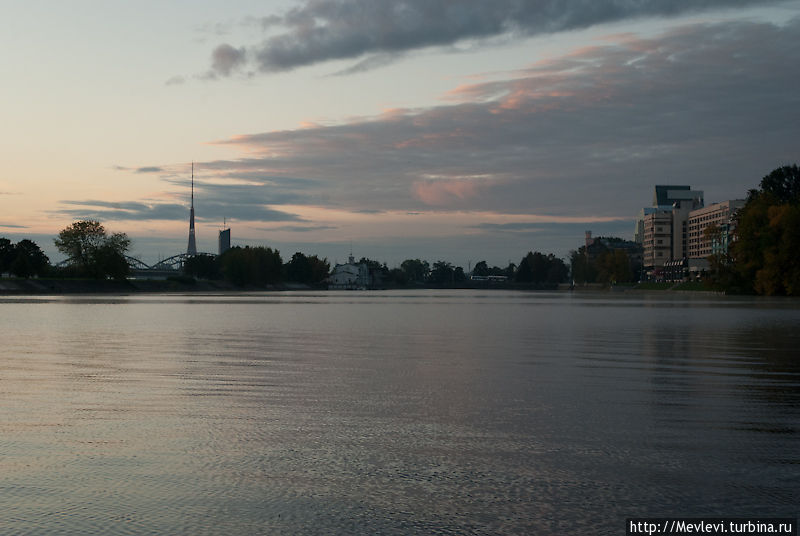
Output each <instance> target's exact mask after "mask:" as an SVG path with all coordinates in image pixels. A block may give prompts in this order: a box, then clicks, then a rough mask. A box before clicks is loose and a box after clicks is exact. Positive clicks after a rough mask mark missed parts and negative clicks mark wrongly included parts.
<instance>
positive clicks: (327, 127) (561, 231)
mask: <svg viewBox="0 0 800 536" xmlns="http://www.w3.org/2000/svg"><path fill="white" fill-rule="evenodd" d="M698 6H702V9H700V8H699V7H698ZM0 7H1V8H2V18H3V23H2V28H3V31H2V32H0V45H1V46H2V56H3V63H2V66H3V83H2V85H1V86H0V88H1V89H0V95H2V100H0V109H2V123H0V144H2V147H3V151H2V158H0V236H6V237H9V238H12V239H15V240H18V239H21V238H32V239H34V240H36V241H37V242H38V243H39V244H40V246H42V248H43V249H44V250H45V251H46V253H48V255H50V256H51V258H52V260H54V261H57V260H60V257H59V255H58V254H57V253H56V252H55V250H54V247H53V244H52V238H53V236H54V235H55V234H56V233H57V232H58V231H59V230H60V229H62V228H64V227H65V226H67V225H69V224H70V223H71V222H72V221H74V220H76V219H84V218H94V219H99V220H100V221H102V222H103V223H104V224H105V225H106V227H107V228H108V229H109V230H111V231H122V232H126V233H128V235H130V237H131V238H132V239H133V247H132V253H133V254H134V255H135V256H138V257H140V258H142V259H143V260H144V261H145V262H147V263H152V262H155V261H156V260H158V259H159V258H164V257H168V256H170V255H173V254H175V253H180V252H182V251H185V249H186V240H187V235H188V216H189V180H190V167H191V162H192V161H194V162H195V210H196V215H197V243H198V249H199V250H201V251H209V252H215V251H216V249H217V245H216V240H217V231H218V229H220V228H221V226H222V223H223V219H224V218H225V219H227V222H228V224H229V225H230V227H231V228H232V237H233V240H232V241H233V243H234V245H266V246H270V247H274V248H277V249H279V250H280V251H281V254H282V256H283V258H284V260H288V259H289V258H290V257H291V255H292V253H294V252H295V251H302V252H304V253H307V254H319V255H320V256H323V257H327V258H328V259H329V260H330V261H331V262H332V263H333V262H335V261H339V262H343V261H345V260H346V257H347V255H348V253H349V252H350V248H351V244H352V249H353V253H354V254H355V255H356V257H361V256H367V257H370V258H373V259H376V260H379V261H385V262H387V263H388V264H389V266H390V267H392V266H396V265H397V264H399V263H400V262H401V261H402V260H403V259H406V258H410V257H419V258H423V259H427V260H429V261H431V262H433V261H436V260H440V259H442V260H448V261H451V262H453V263H455V264H458V265H462V266H464V268H467V267H468V264H471V265H474V264H475V262H477V261H479V260H487V261H488V262H489V264H490V265H492V264H496V265H500V266H505V265H506V264H507V263H508V262H509V261H512V262H519V259H520V258H521V257H522V256H523V255H524V254H525V253H526V252H527V251H531V250H533V251H536V250H538V251H542V252H546V253H547V252H553V253H556V254H557V255H559V256H566V255H567V254H568V252H569V250H570V249H576V248H577V247H579V246H580V245H581V243H582V240H583V233H584V231H585V230H592V231H593V232H594V234H595V235H614V236H620V237H622V238H628V239H630V238H632V231H633V218H634V216H635V215H636V213H637V212H638V211H639V209H640V208H641V207H642V206H645V205H647V204H649V202H650V200H651V197H652V188H653V185H655V184H670V183H674V184H689V185H691V186H692V187H693V188H694V189H698V190H703V191H704V192H705V199H706V203H707V204H708V203H711V202H715V201H723V200H726V199H731V198H742V197H744V196H745V195H746V192H747V190H748V189H750V188H754V187H756V186H757V185H758V182H759V180H760V179H761V177H762V176H764V175H765V174H767V173H768V172H769V171H770V170H772V169H773V168H775V167H778V166H780V165H784V164H789V163H800V1H790V2H769V1H747V0H705V1H702V2H701V1H697V0H640V1H637V2H630V1H623V0H593V1H591V2H586V1H583V0H562V1H552V0H527V1H525V0H492V1H489V0H459V1H455V0H392V1H382V0H302V1H289V0H281V1H278V0H265V1H259V2H257V1H239V0H231V1H228V2H224V3H223V2H210V1H203V0H192V1H186V0H182V1H176V0H158V1H155V0H137V1H135V2H134V1H127V2H123V1H120V0H93V1H89V0H74V1H70V2H63V1H48V0H34V1H30V2H18V1H5V0H0Z"/></svg>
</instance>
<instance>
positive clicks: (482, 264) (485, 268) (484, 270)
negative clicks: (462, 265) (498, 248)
mask: <svg viewBox="0 0 800 536" xmlns="http://www.w3.org/2000/svg"><path fill="white" fill-rule="evenodd" d="M472 275H477V276H480V277H484V276H487V275H489V265H488V264H486V261H479V262H478V263H476V264H475V268H473V269H472Z"/></svg>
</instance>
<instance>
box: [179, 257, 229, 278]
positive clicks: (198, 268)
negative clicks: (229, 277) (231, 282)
mask: <svg viewBox="0 0 800 536" xmlns="http://www.w3.org/2000/svg"><path fill="white" fill-rule="evenodd" d="M183 273H184V274H186V275H188V276H191V277H196V278H198V279H222V272H220V266H219V262H218V260H217V257H214V256H212V255H194V256H192V257H189V258H188V259H186V261H184V263H183Z"/></svg>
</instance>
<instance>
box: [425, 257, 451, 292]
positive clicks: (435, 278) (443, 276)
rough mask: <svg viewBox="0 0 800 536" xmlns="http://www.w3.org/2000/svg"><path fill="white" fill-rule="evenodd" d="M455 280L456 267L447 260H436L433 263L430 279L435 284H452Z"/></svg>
mask: <svg viewBox="0 0 800 536" xmlns="http://www.w3.org/2000/svg"><path fill="white" fill-rule="evenodd" d="M454 280H455V268H454V267H453V265H452V264H450V263H449V262H446V261H436V262H434V263H433V268H432V269H431V275H430V277H429V281H430V282H431V283H433V284H434V285H441V286H445V285H451V284H452V283H453V282H454Z"/></svg>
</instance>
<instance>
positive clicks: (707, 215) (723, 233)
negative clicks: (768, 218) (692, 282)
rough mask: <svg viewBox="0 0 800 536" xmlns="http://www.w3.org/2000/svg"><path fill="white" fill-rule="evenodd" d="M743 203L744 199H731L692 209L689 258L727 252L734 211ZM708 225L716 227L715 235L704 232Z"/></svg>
mask: <svg viewBox="0 0 800 536" xmlns="http://www.w3.org/2000/svg"><path fill="white" fill-rule="evenodd" d="M744 204H745V201H744V199H732V200H730V201H724V202H722V203H714V204H713V205H709V206H707V207H704V208H701V209H698V210H693V211H692V212H691V213H690V214H689V258H692V259H705V258H707V257H708V256H709V255H713V254H720V253H727V252H728V246H729V245H730V238H731V236H732V234H733V230H734V228H735V216H736V211H737V210H739V209H740V208H742V207H743V206H744ZM710 227H716V228H717V230H718V232H717V233H716V235H715V236H710V235H708V234H707V233H706V229H708V228H710Z"/></svg>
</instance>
